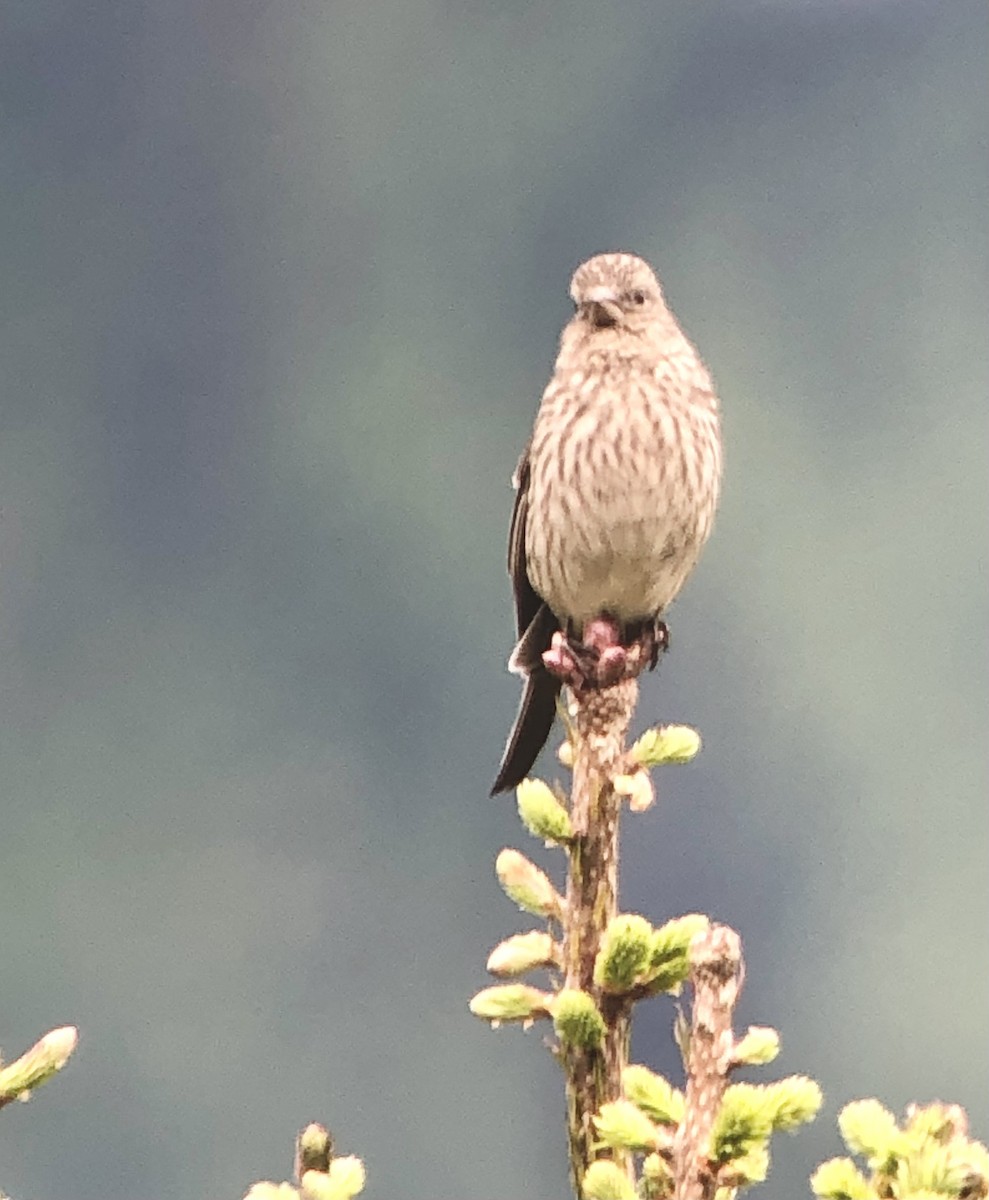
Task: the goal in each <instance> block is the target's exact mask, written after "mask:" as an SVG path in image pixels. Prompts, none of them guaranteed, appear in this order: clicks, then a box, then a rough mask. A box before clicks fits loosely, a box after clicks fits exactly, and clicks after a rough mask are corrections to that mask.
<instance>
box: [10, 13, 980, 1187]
mask: <svg viewBox="0 0 989 1200" xmlns="http://www.w3.org/2000/svg"><path fill="white" fill-rule="evenodd" d="M4 23H5V26H6V29H5V32H4V35H3V40H2V44H0V94H2V103H3V114H4V116H3V121H2V124H0V217H2V228H3V235H2V239H0V259H2V273H3V280H4V286H3V289H2V295H0V306H2V317H0V369H2V379H3V383H2V426H3V429H2V439H0V458H2V464H0V502H2V510H3V512H2V524H0V541H2V545H0V661H2V667H0V708H2V712H0V754H2V793H3V795H2V808H0V871H2V879H3V883H4V887H3V892H4V898H5V899H4V903H3V905H2V906H0V962H2V980H3V986H2V1000H0V1038H2V1042H3V1046H4V1048H5V1050H6V1051H7V1054H8V1056H12V1055H15V1054H17V1053H19V1052H20V1051H22V1050H23V1049H25V1048H26V1047H27V1046H28V1045H29V1044H30V1043H31V1042H32V1041H33V1040H34V1038H35V1037H36V1036H38V1035H39V1034H41V1033H42V1032H43V1031H44V1030H46V1029H48V1028H50V1027H52V1026H54V1025H58V1024H62V1023H69V1022H70V1023H74V1024H77V1025H78V1026H79V1028H80V1031H81V1041H80V1046H79V1050H78V1052H77V1055H76V1057H75V1058H74V1059H73V1061H72V1063H71V1064H70V1066H69V1067H68V1069H67V1071H66V1073H65V1074H64V1075H63V1076H62V1077H61V1078H60V1079H59V1080H57V1081H56V1082H55V1083H54V1084H52V1085H50V1086H49V1087H47V1088H45V1089H44V1090H43V1091H42V1092H41V1093H39V1095H38V1096H37V1097H36V1099H35V1100H34V1102H33V1103H32V1104H31V1105H30V1106H28V1107H26V1108H24V1107H21V1106H16V1107H15V1108H13V1109H8V1110H6V1111H5V1112H4V1113H3V1114H2V1116H0V1185H2V1186H3V1187H4V1188H6V1189H7V1190H8V1191H9V1192H11V1193H12V1194H13V1195H14V1196H16V1197H18V1200H21V1198H23V1200H27V1198H28V1197H30V1198H31V1200H118V1198H119V1200H124V1198H126V1200H144V1198H148V1200H190V1198H197V1197H210V1198H213V1197H215V1198H217V1200H221V1198H228V1197H239V1196H241V1195H242V1194H243V1192H244V1190H245V1189H246V1187H247V1186H248V1185H249V1184H250V1183H251V1182H252V1181H253V1180H254V1179H257V1178H265V1177H267V1178H271V1177H277V1178H283V1177H284V1176H285V1175H286V1174H287V1173H288V1171H289V1169H290V1159H291V1146H292V1139H293V1137H294V1135H295V1132H296V1130H297V1129H298V1128H299V1127H300V1126H301V1125H302V1124H303V1123H305V1122H306V1121H307V1120H310V1119H313V1118H318V1119H320V1120H323V1121H325V1122H326V1123H328V1124H329V1125H330V1126H331V1127H332V1128H333V1130H334V1132H335V1133H336V1135H337V1137H338V1141H339V1144H340V1147H341V1149H343V1150H345V1151H349V1152H355V1153H358V1154H361V1155H363V1156H364V1157H365V1159H366V1161H367V1164H368V1168H369V1192H368V1194H369V1195H370V1196H378V1197H386V1196H392V1197H399V1198H402V1200H418V1198H420V1197H421V1198H426V1197H431V1198H432V1197H457V1198H463V1200H489V1198H494V1197H518V1196H525V1197H530V1198H534V1200H535V1198H546V1200H549V1198H551V1197H560V1196H563V1195H565V1194H567V1183H566V1167H565V1150H564V1141H563V1133H562V1098H561V1089H560V1080H559V1078H558V1077H557V1073H556V1069H555V1067H554V1066H553V1064H552V1062H551V1061H550V1059H549V1056H548V1055H547V1054H546V1053H545V1051H543V1050H542V1048H541V1045H540V1043H541V1037H542V1034H541V1031H539V1030H538V1029H537V1030H534V1031H533V1032H531V1033H529V1034H528V1035H524V1034H522V1033H521V1032H519V1031H518V1030H514V1029H506V1030H502V1031H500V1032H498V1033H491V1032H490V1031H489V1030H488V1029H487V1028H486V1027H485V1026H484V1025H482V1024H481V1023H480V1022H477V1021H475V1020H474V1019H473V1018H471V1017H470V1016H469V1014H468V1012H467V1008H466V1005H467V1000H468V998H469V996H470V995H471V994H472V993H473V992H474V991H475V990H476V989H478V988H479V987H481V986H483V985H484V984H485V982H486V976H485V974H484V970H483V964H484V960H485V957H486V955H487V952H488V950H489V949H490V947H491V946H492V945H493V944H494V943H495V942H497V941H498V940H499V939H500V938H501V937H503V936H505V935H507V934H508V933H511V932H513V931H515V930H517V929H519V928H524V927H526V924H527V918H524V917H523V918H520V915H519V914H518V913H517V912H516V911H515V910H514V908H513V907H512V905H511V904H510V903H509V902H508V901H507V900H505V898H504V897H503V896H502V895H501V893H500V892H499V890H498V888H497V886H496V883H495V880H494V878H493V872H492V862H493V858H494V855H495V854H496V852H497V851H498V849H499V848H500V847H501V846H502V845H505V844H514V845H519V846H520V847H523V848H531V846H530V844H529V842H528V839H527V838H526V837H525V835H524V834H523V833H522V831H521V830H520V828H519V826H518V824H517V821H516V818H515V815H514V805H513V802H512V800H511V798H501V799H499V800H497V801H490V800H488V798H487V790H488V787H489V785H490V781H491V779H492V776H493V773H494V771H495V768H496V765H497V760H498V757H499V755H500V752H501V749H502V746H503V744H504V739H505V736H506V733H507V730H508V726H509V723H510V721H511V719H512V716H513V714H514V710H515V704H516V700H517V690H518V689H517V684H516V681H515V680H514V679H513V678H511V677H510V676H509V675H508V674H507V673H506V670H505V659H506V656H507V654H508V651H509V649H510V645H511V639H512V621H511V606H510V597H509V587H508V581H507V578H506V576H505V568H504V549H505V541H506V531H507V525H508V518H509V512H510V507H511V490H510V486H509V478H510V475H511V472H512V469H513V467H514V464H515V461H516V457H517V455H518V453H519V451H520V449H521V447H522V445H523V443H524V441H525V439H526V437H527V435H528V432H529V428H530V423H531V420H532V416H533V413H534V411H535V406H536V402H537V399H538V396H539V394H540V392H541V390H542V387H543V385H544V383H545V381H546V379H547V377H548V373H549V370H550V366H551V363H552V359H553V356H554V353H555V344H556V338H557V335H558V332H559V329H560V327H561V325H562V324H563V322H564V321H565V320H566V319H567V317H568V314H569V311H570V306H569V302H568V299H567V283H568V279H569V276H570V273H571V271H572V269H573V268H574V266H575V265H576V264H577V263H578V262H579V261H580V260H582V259H583V258H585V257H586V256H588V255H589V254H592V253H595V252H598V251H602V250H610V249H629V250H634V251H637V252H638V253H640V254H642V255H644V256H645V257H647V258H649V259H650V260H651V261H652V262H653V263H655V264H656V266H657V267H658V269H659V271H660V273H661V276H662V278H663V280H664V282H665V286H666V290H667V292H668V295H669V297H670V299H671V302H672V304H673V306H674V307H675V309H676V311H677V313H678V314H679V316H680V318H681V320H682V322H683V324H684V325H685V327H686V329H687V330H688V332H689V333H690V334H691V336H692V337H693V338H694V340H695V341H696V342H697V343H698V344H699V346H700V347H701V350H702V352H703V354H704V356H705V357H706V359H707V361H708V362H709V364H710V366H711V369H712V371H713V372H714V374H715V377H716V379H717V380H718V381H719V386H720V391H721V394H722V398H723V405H724V417H725V427H726V439H727V477H726V489H725V494H724V502H723V506H722V510H721V515H720V518H719V524H718V526H717V530H716V535H715V537H714V539H713V541H712V542H711V543H710V545H709V547H708V550H707V552H706V554H705V556H704V559H703V560H702V564H701V566H700V568H699V570H698V571H697V573H696V575H695V577H694V579H693V580H692V582H691V584H690V585H689V587H688V588H687V590H686V591H685V593H684V595H683V597H682V599H681V600H680V601H679V602H678V604H677V606H676V607H675V609H674V610H673V613H672V616H671V626H672V629H673V643H674V645H673V652H672V653H671V655H670V656H669V657H668V658H667V660H666V661H665V662H664V664H663V667H662V670H661V672H660V673H659V674H658V676H656V677H653V678H651V679H650V680H649V681H648V682H647V684H646V686H645V689H644V700H643V705H642V710H641V714H640V717H641V724H643V725H644V724H645V723H646V722H650V723H651V722H655V721H657V720H665V721H687V722H691V723H694V724H696V725H697V726H698V727H699V728H700V729H701V730H702V731H703V733H704V736H705V751H704V753H703V755H702V756H701V757H700V759H699V760H698V761H697V762H696V763H695V764H693V765H692V766H690V767H688V768H684V769H681V770H668V771H667V772H666V773H665V774H663V775H662V776H661V777H660V779H659V788H660V802H659V804H658V806H657V807H656V808H655V809H654V810H653V811H651V812H650V813H648V814H647V815H645V816H642V817H640V818H638V819H636V820H635V821H634V824H633V822H631V821H629V822H627V826H628V828H627V830H626V835H627V836H626V846H625V859H624V879H623V899H624V903H625V906H626V907H628V908H630V909H634V910H638V911H643V912H645V913H647V914H649V915H650V916H652V917H655V918H656V919H661V918H665V917H668V916H671V915H674V914H679V913H682V912H685V911H690V910H698V909H699V910H702V911H705V912H709V913H711V914H712V915H714V916H716V917H718V918H720V919H724V920H727V921H729V922H730V923H732V924H733V925H735V926H736V927H737V928H738V929H739V930H740V932H741V934H742V936H743V938H744V942H745V947H746V954H747V961H748V982H747V986H746V991H745V993H744V998H743V1002H742V1005H741V1010H740V1012H739V1020H740V1023H741V1024H742V1025H743V1026H744V1025H745V1024H747V1023H750V1022H755V1023H768V1024H773V1025H776V1026H778V1027H779V1028H780V1030H781V1032H782V1036H783V1044H784V1053H783V1055H782V1058H781V1060H780V1062H779V1063H778V1064H776V1066H775V1067H774V1068H772V1069H770V1070H769V1071H767V1072H766V1073H765V1075H764V1077H765V1078H772V1077H775V1076H776V1075H779V1074H783V1073H788V1072H794V1071H796V1072H803V1073H807V1074H810V1075H812V1076H814V1077H816V1078H818V1079H819V1080H820V1082H821V1083H822V1085H823V1087H824V1090H825V1093H826V1095H827V1107H826V1110H825V1111H824V1113H823V1114H822V1116H821V1118H820V1119H819V1120H818V1121H817V1123H816V1124H815V1125H814V1126H813V1127H811V1129H810V1130H809V1131H807V1132H802V1133H801V1134H800V1135H799V1137H797V1138H795V1139H793V1140H791V1139H786V1140H785V1141H783V1142H781V1143H780V1144H779V1146H778V1147H777V1153H776V1164H775V1168H774V1173H773V1174H772V1176H771V1177H770V1180H769V1182H768V1184H767V1185H766V1186H765V1188H764V1189H763V1194H764V1195H766V1196H769V1197H779V1198H783V1197H793V1196H801V1195H808V1194H809V1193H808V1189H807V1185H806V1179H807V1176H808V1174H809V1173H810V1171H811V1169H812V1167H813V1166H814V1164H815V1163H816V1162H818V1161H819V1160H820V1159H821V1158H823V1157H825V1156H827V1155H829V1154H833V1153H836V1152H837V1150H838V1140H837V1136H836V1134H835V1132H834V1119H835V1115H836V1113H837V1111H838V1109H839V1108H840V1106H841V1105H842V1104H843V1103H845V1102H846V1101H848V1100H849V1099H852V1098H854V1097H859V1096H863V1095H878V1096H880V1097H881V1098H882V1099H883V1100H885V1101H886V1102H888V1103H889V1104H890V1105H892V1106H894V1107H897V1108H899V1107H901V1106H902V1105H904V1104H905V1103H906V1102H908V1101H910V1100H912V1099H917V1100H928V1099H933V1098H943V1099H945V1100H955V1101H959V1102H961V1103H963V1104H965V1105H967V1106H968V1108H969V1110H970V1112H971V1116H972V1118H973V1122H974V1127H975V1131H976V1132H977V1133H978V1134H980V1135H981V1136H982V1137H983V1138H985V1137H986V1136H987V1134H989V1118H987V1114H989V1104H987V1100H989V1096H987V1084H986V1076H985V1063H986V1060H987V1054H989V1044H987V1042H989V1038H987V1009H989V1005H987V983H989V937H987V932H989V929H987V921H986V915H985V914H986V904H985V901H986V898H987V897H986V891H987V889H986V883H985V858H986V847H987V834H989V830H987V815H986V809H987V806H986V792H987V787H986V784H987V763H986V748H985V719H986V672H985V663H986V655H985V651H986V643H987V628H989V625H987V616H989V613H987V608H989V604H987V592H986V579H985V566H986V546H987V539H986V532H987V530H986V522H985V515H984V514H985V511H986V501H987V499H989V496H987V492H989V487H987V471H986V466H987V463H986V453H985V450H986V438H985V434H986V421H985V410H986V396H987V390H989V351H987V347H986V340H985V321H986V311H987V299H989V272H987V263H989V256H987V241H989V237H987V225H986V220H985V214H986V211H987V200H989V186H987V171H986V161H985V142H986V122H985V114H984V112H983V108H984V105H983V104H981V103H980V102H979V98H983V99H984V72H985V63H986V50H987V43H989V38H987V31H989V30H987V27H989V16H987V13H986V11H985V6H984V3H982V0H977V2H976V0H954V2H953V3H951V4H944V3H937V2H936V0H931V2H927V3H921V2H911V0H886V2H882V0H876V2H871V3H870V2H868V0H858V2H852V0H846V2H839V0H819V2H816V3H815V2H811V0H775V2H774V0H710V2H708V0H701V2H696V3H690V4H674V3H669V2H666V0H641V2H639V0H628V2H623V3H622V4H619V5H614V6H612V5H603V4H600V3H593V2H591V0H576V2H575V3H572V4H569V5H563V4H553V3H550V2H549V0H535V2H532V0H530V2H528V3H524V4H523V3H517V2H511V0H510V2H508V3H502V4H496V5H492V4H480V3H469V2H468V3H462V4H452V3H444V2H443V0H379V2H378V3H375V4H367V3H365V2H364V0H330V2H328V0H318V2H317V0H292V3H280V4H271V3H262V2H260V0H207V2H205V3H204V2H203V0H165V2H164V3H162V2H161V0H157V2H155V3H151V2H149V0H126V2H125V0H112V2H111V3H103V4H77V3H70V2H69V0H14V2H13V3H10V4H7V5H6V6H5V16H4ZM547 770H549V771H550V772H552V770H553V763H552V761H550V762H549V763H548V764H547ZM629 829H631V833H630V834H629ZM536 855H537V857H538V858H539V859H540V861H543V862H547V863H549V864H551V866H552V867H553V868H554V869H555V868H556V867H557V866H558V864H557V863H556V862H555V860H554V859H553V858H552V857H551V856H547V855H545V854H544V852H543V850H542V848H541V847H537V848H536ZM671 1020H672V1006H671V1004H670V1003H669V1002H660V1001H657V1002H656V1003H655V1004H654V1005H653V1006H652V1007H651V1008H649V1009H647V1010H646V1009H644V1010H642V1013H641V1017H640V1020H639V1023H638V1025H637V1027H636V1034H635V1046H634V1053H635V1057H636V1059H637V1060H639V1061H645V1062H647V1063H649V1064H651V1065H653V1066H654V1067H658V1068H660V1069H663V1070H667V1071H675V1070H676V1069H677V1062H676V1056H675V1051H674V1050H673V1047H672V1042H671V1039H670V1028H671ZM777 1068H778V1069H777Z"/></svg>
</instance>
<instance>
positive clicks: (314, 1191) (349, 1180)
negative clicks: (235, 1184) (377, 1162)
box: [244, 1122, 365, 1200]
mask: <svg viewBox="0 0 989 1200" xmlns="http://www.w3.org/2000/svg"><path fill="white" fill-rule="evenodd" d="M295 1145H296V1149H295V1180H296V1182H295V1183H272V1182H271V1181H270V1180H265V1181H263V1182H261V1183H256V1184H254V1186H253V1187H252V1188H251V1190H250V1191H249V1192H248V1193H247V1195H246V1196H245V1197H244V1200H353V1198H354V1197H355V1196H359V1195H360V1193H361V1192H362V1191H363V1190H364V1182H365V1172H364V1164H363V1162H361V1160H360V1159H359V1158H356V1157H355V1156H354V1155H352V1154H348V1155H342V1156H340V1157H336V1156H335V1155H334V1153H333V1139H332V1138H331V1137H330V1133H329V1130H327V1129H326V1128H325V1127H324V1126H322V1125H317V1124H316V1123H315V1122H314V1123H313V1124H311V1125H307V1126H306V1127H305V1129H303V1131H302V1132H301V1133H300V1134H299V1136H298V1138H297V1139H296V1144H295Z"/></svg>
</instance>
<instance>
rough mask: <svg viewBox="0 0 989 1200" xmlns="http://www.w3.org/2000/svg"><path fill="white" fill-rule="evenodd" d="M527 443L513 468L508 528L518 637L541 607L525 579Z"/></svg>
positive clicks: (527, 491) (526, 575)
mask: <svg viewBox="0 0 989 1200" xmlns="http://www.w3.org/2000/svg"><path fill="white" fill-rule="evenodd" d="M529 470H530V468H529V447H528V446H526V448H525V450H523V451H522V457H521V458H520V459H519V465H518V466H517V467H516V468H515V474H514V476H513V477H512V483H514V485H515V507H514V508H513V509H512V523H511V525H510V526H509V530H508V574H509V575H510V576H511V579H512V588H513V590H514V592H515V630H516V634H517V636H518V637H522V635H523V634H524V633H525V631H526V630H527V629H528V628H529V626H530V625H531V624H532V621H533V618H534V617H535V615H536V613H537V612H539V609H540V608H541V607H542V603H543V601H542V597H541V596H540V595H539V594H538V593H537V592H536V589H535V588H534V587H533V586H532V583H531V581H530V580H529V572H528V570H527V566H526V561H525V525H526V521H527V519H528V515H529Z"/></svg>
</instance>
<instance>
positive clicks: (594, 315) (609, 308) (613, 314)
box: [581, 287, 622, 328]
mask: <svg viewBox="0 0 989 1200" xmlns="http://www.w3.org/2000/svg"><path fill="white" fill-rule="evenodd" d="M581 307H582V308H583V309H584V311H585V312H586V313H587V316H588V319H589V320H590V321H591V323H592V324H593V325H597V326H598V327H599V328H606V327H607V326H610V325H617V324H618V322H619V321H620V320H621V317H622V307H621V305H620V304H619V303H618V295H617V293H616V292H615V290H614V289H613V288H610V287H596V288H589V289H588V290H587V291H586V292H585V293H584V298H583V303H582V305H581Z"/></svg>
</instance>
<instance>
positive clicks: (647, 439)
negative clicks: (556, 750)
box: [491, 253, 722, 795]
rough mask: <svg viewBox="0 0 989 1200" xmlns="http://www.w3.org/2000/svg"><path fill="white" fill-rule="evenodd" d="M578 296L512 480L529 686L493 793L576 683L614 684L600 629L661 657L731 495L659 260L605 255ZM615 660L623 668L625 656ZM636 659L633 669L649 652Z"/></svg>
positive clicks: (518, 614) (713, 412) (712, 413)
mask: <svg viewBox="0 0 989 1200" xmlns="http://www.w3.org/2000/svg"><path fill="white" fill-rule="evenodd" d="M570 297H571V299H572V300H573V303H574V309H575V311H574V314H573V316H572V318H571V319H570V321H569V322H568V323H567V325H565V326H564V329H563V332H562V334H561V336H560V345H559V353H558V355H557V358H556V364H555V367H554V369H553V374H552V377H551V379H550V382H549V384H548V385H547V387H546V390H545V392H544V393H543V396H542V401H541V403H540V405H539V410H538V412H537V414H536V419H535V425H534V427H533V430H532V436H531V437H530V439H529V442H528V445H527V446H526V448H525V450H524V451H523V453H522V456H521V458H520V460H519V463H518V467H517V468H516V471H515V474H514V477H513V484H514V488H515V503H514V508H513V511H512V518H511V525H510V530H509V539H508V573H509V576H510V578H511V581H512V589H513V593H514V601H515V621H516V636H517V643H516V646H515V649H514V651H513V652H512V656H511V658H510V660H509V667H510V669H511V670H512V671H514V672H515V673H517V674H519V675H521V676H522V677H523V679H524V681H525V682H524V688H523V693H522V700H521V703H520V705H519V709H518V713H517V715H516V718H515V722H514V724H513V726H512V730H511V733H510V735H509V738H508V742H507V745H506V747H505V752H504V755H503V758H502V761H501V766H500V768H499V771H498V775H497V778H496V779H495V782H494V786H493V787H492V789H491V794H492V795H496V794H498V793H499V792H504V791H508V790H510V789H512V788H514V787H516V786H517V785H518V784H519V783H520V782H521V781H522V780H523V779H525V778H526V776H527V775H528V774H529V772H530V770H531V769H532V766H533V764H534V762H535V760H536V757H537V755H538V754H539V752H540V750H541V749H542V747H543V746H544V745H545V743H546V741H547V739H548V737H549V734H550V731H551V729H552V726H553V720H554V717H555V714H556V706H557V699H558V697H559V694H560V690H561V687H562V685H563V683H564V682H567V683H568V684H570V686H572V687H576V688H578V689H579V688H580V687H582V686H586V687H594V686H606V685H607V684H608V683H609V682H613V681H614V673H613V672H612V674H611V676H608V675H607V674H604V675H602V674H601V673H600V671H599V672H598V674H597V676H596V675H595V665H594V664H595V661H596V660H597V659H598V658H599V657H600V646H601V644H602V640H601V628H602V627H603V628H604V629H605V630H606V631H607V630H608V629H609V628H611V629H613V630H614V631H615V634H616V637H615V638H614V639H612V640H617V642H618V643H619V645H620V646H628V645H631V644H632V643H633V642H635V641H636V640H640V641H641V640H642V639H645V646H646V655H645V658H646V659H648V660H649V663H650V665H655V660H656V657H657V656H658V651H659V649H660V648H663V646H664V644H665V633H666V627H665V623H664V622H663V621H662V616H663V614H664V613H665V611H666V610H667V608H668V607H669V605H670V604H671V603H672V601H673V600H674V598H675V597H676V595H677V594H678V592H679V591H680V589H681V588H682V587H683V584H684V582H685V581H686V579H687V577H688V576H689V575H690V573H691V571H692V570H693V568H694V566H695V565H696V563H697V560H698V558H699V556H700V553H701V550H702V548H703V546H704V544H705V542H706V541H707V540H708V537H709V536H710V533H711V528H712V524H713V521H714V516H715V510H716V508H717V504H718V498H719V494H720V489H721V473H722V444H721V423H720V412H719V402H718V398H717V395H716V392H715V389H714V385H713V383H712V380H711V376H710V373H709V372H708V370H707V368H706V367H705V365H704V363H703V362H702V361H701V358H700V356H699V354H698V352H697V350H696V349H695V348H694V346H693V344H692V343H691V342H690V341H689V339H688V338H687V336H686V334H685V333H684V332H683V330H682V329H681V328H680V325H679V323H678V322H677V319H676V317H675V316H674V315H673V312H672V311H671V309H670V308H669V306H668V304H667V302H666V298H665V296H664V294H663V289H662V287H661V285H660V282H659V279H658V278H657V276H656V273H655V272H654V271H653V269H652V268H651V267H650V266H649V264H648V263H647V262H645V261H644V260H643V259H641V258H639V257H637V256H636V255H634V254H627V253H608V254H598V255H595V256H594V257H592V258H589V259H588V260H587V261H586V262H584V263H582V264H581V266H579V267H578V268H577V270H576V271H575V272H574V274H573V277H572V279H571V282H570ZM602 622H603V625H602ZM561 639H562V640H561ZM608 640H609V637H608V635H607V632H606V634H605V637H604V643H607V642H608ZM561 649H562V651H563V653H562V656H561V654H560V650H561ZM608 653H609V654H617V655H618V662H619V669H620V668H621V666H622V651H621V650H614V649H613V648H612V649H609V650H608ZM602 661H603V658H602ZM632 661H634V662H639V663H640V665H639V666H638V667H635V666H630V667H629V673H637V671H638V670H639V669H641V661H642V660H641V656H639V658H638V659H635V660H632Z"/></svg>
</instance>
